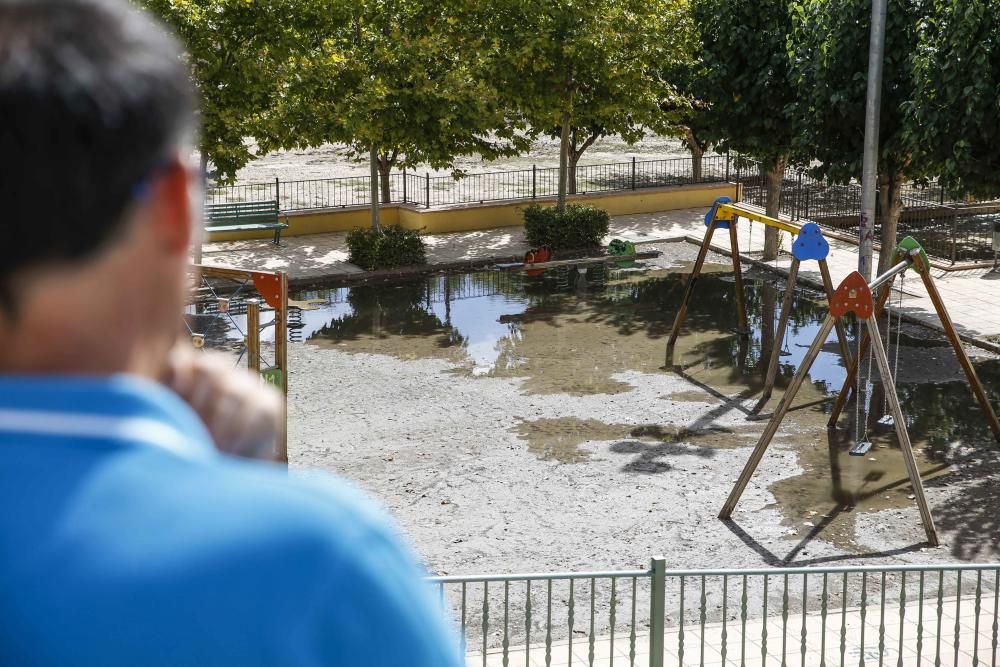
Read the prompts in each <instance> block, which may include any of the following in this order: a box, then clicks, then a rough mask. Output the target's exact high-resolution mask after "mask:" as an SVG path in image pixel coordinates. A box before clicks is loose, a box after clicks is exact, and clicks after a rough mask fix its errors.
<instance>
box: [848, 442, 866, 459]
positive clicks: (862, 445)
mask: <svg viewBox="0 0 1000 667" xmlns="http://www.w3.org/2000/svg"><path fill="white" fill-rule="evenodd" d="M871 450H872V443H871V442H869V441H868V440H862V441H861V442H859V443H858V444H856V445H854V446H853V447H851V449H850V450H849V451H848V452H847V453H848V454H850V455H851V456H864V455H865V454H867V453H868V452H870V451H871Z"/></svg>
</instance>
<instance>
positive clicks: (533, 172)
mask: <svg viewBox="0 0 1000 667" xmlns="http://www.w3.org/2000/svg"><path fill="white" fill-rule="evenodd" d="M537 184H538V165H536V164H533V165H531V198H532V199H534V198H535V196H536V195H535V193H536V192H537V189H536V186H537Z"/></svg>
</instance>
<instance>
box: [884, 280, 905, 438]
mask: <svg viewBox="0 0 1000 667" xmlns="http://www.w3.org/2000/svg"><path fill="white" fill-rule="evenodd" d="M905 284H906V272H905V271H904V272H903V274H902V275H901V276H900V277H899V299H898V300H897V301H896V310H897V311H898V312H897V316H896V351H895V355H894V358H893V361H892V377H891V378H889V380H890V381H891V382H892V384H893V386H895V384H896V381H897V379H898V378H899V342H900V339H901V336H902V333H903V286H904V285H905ZM886 326H888V327H889V330H888V331H886V341H887V342H888V343H889V344H891V343H892V311H889V317H888V321H887V323H886ZM884 384H885V381H884V380H883V385H884ZM883 393H884V392H883ZM882 415H883V417H882V421H883V423H885V424H888V423H889V422H888V420H887V418H888V417H889V416H890V415H889V395H888V394H885V395H884V396H883V401H882Z"/></svg>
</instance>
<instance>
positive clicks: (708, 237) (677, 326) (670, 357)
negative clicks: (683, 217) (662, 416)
mask: <svg viewBox="0 0 1000 667" xmlns="http://www.w3.org/2000/svg"><path fill="white" fill-rule="evenodd" d="M716 224H718V223H717V222H716V221H715V220H712V224H710V225H709V226H708V229H706V230H705V240H704V241H702V243H701V248H700V249H699V250H698V259H696V260H695V262H694V267H693V268H692V269H691V275H690V276H688V279H687V284H686V285H685V286H684V299H683V300H682V301H681V305H680V307H678V309H677V315H676V316H675V317H674V325H673V326H672V327H671V328H670V337H669V338H668V339H667V359H666V364H665V365H666V366H667V367H668V368H669V367H670V366H673V364H674V344H676V343H677V336H678V335H679V334H680V332H681V327H682V326H684V316H685V314H686V313H687V309H688V304H690V303H691V295H692V294H694V285H695V283H696V282H698V275H699V274H700V273H701V267H702V266H703V265H704V264H705V257H707V256H708V247H709V245H711V243H712V234H714V233H715V226H716Z"/></svg>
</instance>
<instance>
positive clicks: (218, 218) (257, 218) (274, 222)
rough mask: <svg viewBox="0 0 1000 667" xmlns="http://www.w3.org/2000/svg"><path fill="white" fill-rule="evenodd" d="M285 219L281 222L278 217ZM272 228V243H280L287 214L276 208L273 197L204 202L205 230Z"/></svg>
mask: <svg viewBox="0 0 1000 667" xmlns="http://www.w3.org/2000/svg"><path fill="white" fill-rule="evenodd" d="M282 216H284V218H285V221H284V222H281V220H280V219H279V218H280V217H282ZM262 229H273V230H274V245H280V244H281V230H282V229H288V216H287V215H285V214H283V213H281V211H280V210H279V209H278V201H277V200H275V199H270V200H265V201H239V202H229V203H226V204H205V231H207V232H209V233H211V232H252V231H259V230H262Z"/></svg>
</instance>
